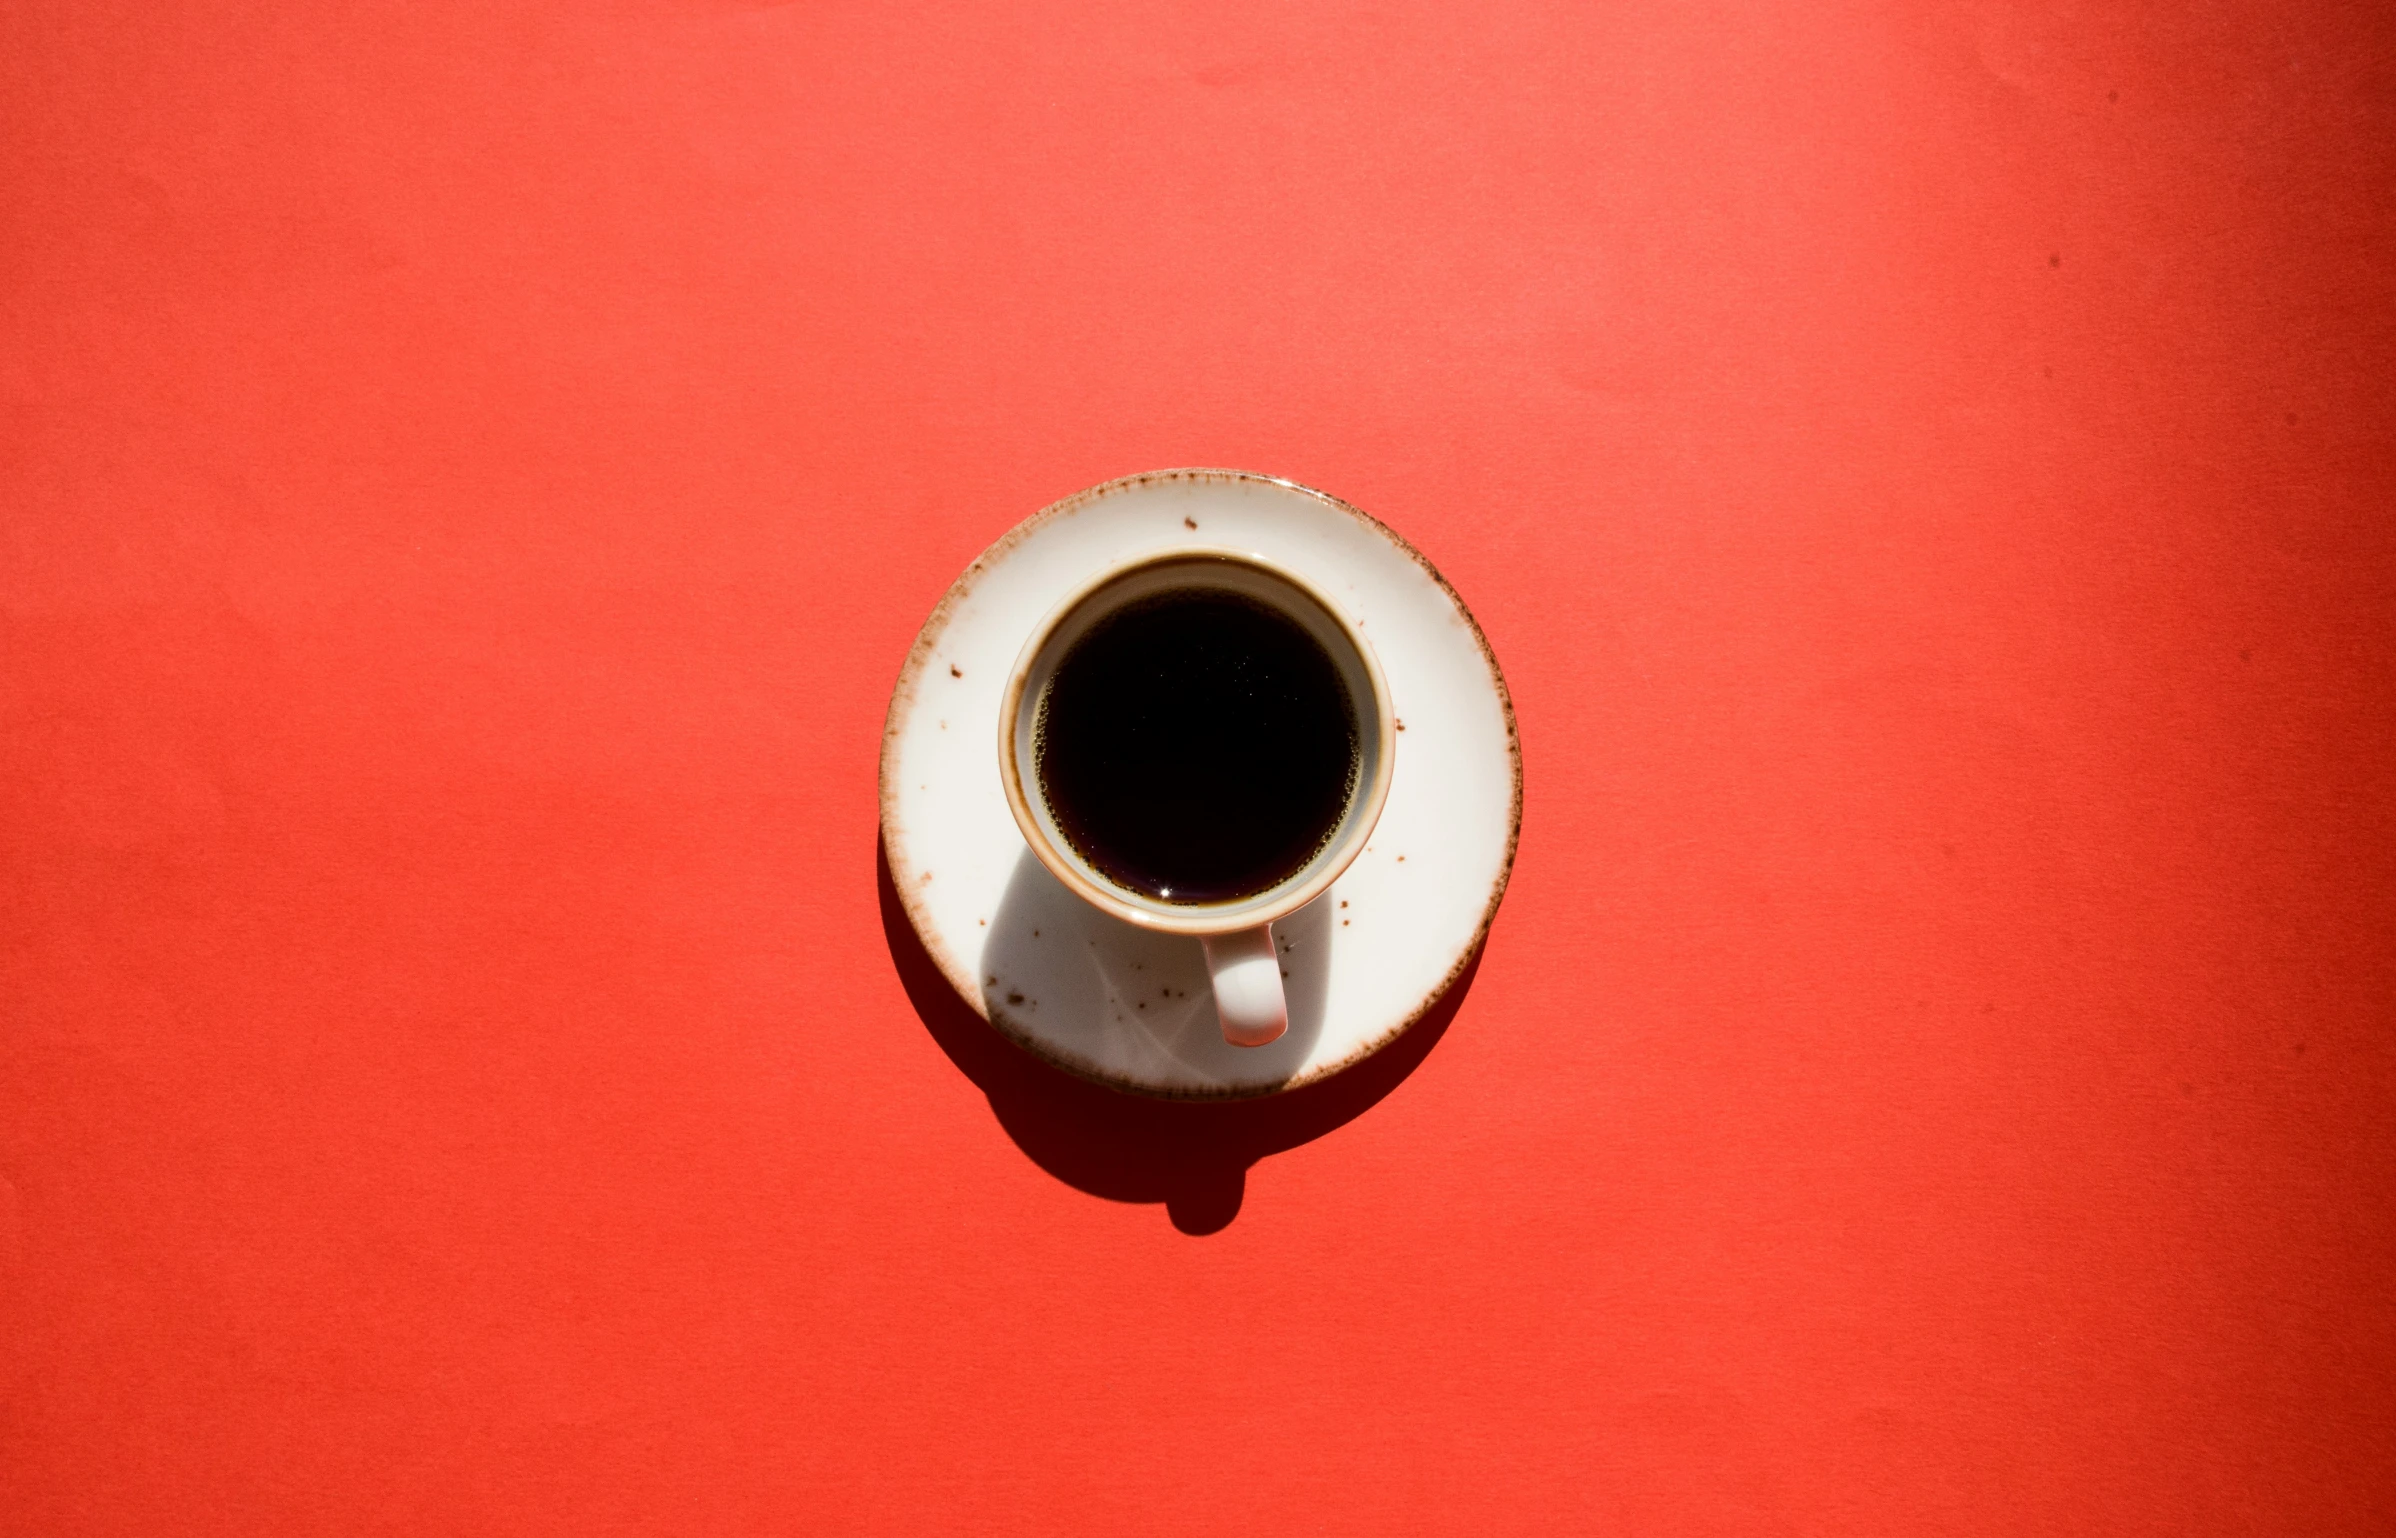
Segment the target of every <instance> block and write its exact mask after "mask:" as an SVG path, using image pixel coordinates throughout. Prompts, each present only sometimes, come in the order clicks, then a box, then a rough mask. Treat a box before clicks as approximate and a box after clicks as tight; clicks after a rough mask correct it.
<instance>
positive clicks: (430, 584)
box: [0, 0, 2396, 1535]
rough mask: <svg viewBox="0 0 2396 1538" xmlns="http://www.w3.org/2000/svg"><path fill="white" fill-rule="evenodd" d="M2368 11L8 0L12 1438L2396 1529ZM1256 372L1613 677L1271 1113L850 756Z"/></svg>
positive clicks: (2380, 112) (1089, 1497) (291, 1477)
mask: <svg viewBox="0 0 2396 1538" xmlns="http://www.w3.org/2000/svg"><path fill="white" fill-rule="evenodd" d="M2392 33H2396V28H2392V27H2391V25H2390V22H2389V18H2388V13H2387V12H2386V11H2385V10H2384V9H2383V8H2380V7H2374V6H2364V5H2336V6H2330V5H2311V6H2308V5H2293V6H2292V5H2287V4H2269V5H2267V4H2261V3H2255V0H2233V3H2230V4H2226V5H2211V6H2202V7H2188V6H2182V5H2153V6H2146V7H2143V8H2140V7H2131V8H2121V7H2114V8H2106V7H2083V6H2072V5H2054V6H2033V5H2008V4H1998V3H1983V4H1965V5H1956V6H1931V5H1904V4H1889V5H1867V4H1844V3H1833V4H1821V5H1784V6H1732V7H1692V6H1665V5H1647V6H1635V7H1625V6H1596V5H1570V6H1568V5H1553V6H1546V7H1532V6H1501V7H1497V8H1494V9H1493V8H1491V7H1486V6H1435V5H1423V4H1409V5H1401V6H1393V7H1381V8H1371V9H1368V8H1356V7H1346V6H1332V5H1287V6H1282V7H1278V8H1272V9H1264V8H1246V9H1241V8H1223V7H1204V6H1184V7H1170V6H1161V5H1154V4H1125V5H1113V6H1089V7H1053V6H1039V5H1008V6H981V7H971V8H950V9H942V10H931V9H923V8H916V7H908V6H878V7H877V6H856V5H843V6H834V5H792V6H784V7H779V8H751V7H748V6H745V5H741V4H737V3H689V4H679V3H671V0H654V3H625V4H620V5H614V6H605V5H594V6H578V7H558V8H555V9H550V10H537V11H536V10H528V9H523V8H519V7H514V6H510V5H505V4H500V5H493V4H485V3H477V4H473V5H453V4H423V3H415V4H408V5H375V6H298V5H278V4H271V3H270V4H262V5H247V6H239V7H224V6H200V5H194V4H188V3H183V0H142V3H139V4H133V3H116V4H78V5H63V4H54V3H48V0H17V3H15V4H12V5H10V6H8V7H6V8H4V9H0V220H4V221H5V236H4V237H0V403H4V405H5V415H4V416H0V422H4V423H5V426H4V428H0V731H4V732H5V747H4V748H0V1530H5V1531H6V1532H8V1533H11V1534H26V1535H35V1534H40V1535H65V1534H87V1533H88V1534H97V1533H123V1534H144V1535H151V1534H162V1533H176V1534H199V1533H224V1534H245V1535H250V1534H260V1533H276V1534H282V1533H328V1534H335V1533H337V1534H365V1533H404V1534H424V1533H466V1532H492V1533H510V1534H536V1533H560V1534H593V1533H614V1532H623V1533H793V1532H807V1533H842V1532H854V1533H920V1532H944V1531H957V1532H976V1533H1022V1534H1049V1533H1057V1532H1068V1531H1075V1532H1110V1533H1112V1532H1123V1533H1132V1532H1137V1533H1154V1534H1174V1533H1214V1532H1284V1531H1286V1532H1310V1533H1330V1534H1372V1535H1380V1534H1391V1533H1407V1532H1422V1533H1456V1532H1471V1533H1525V1534H1540V1533H1553V1532H1562V1531H1619V1532H1625V1533H1640V1534H1665V1533H1723V1534H1767V1533H1788V1534H1857V1533H1891V1534H1921V1533H1932V1532H1950V1531H1951V1532H1969V1533H1975V1534H1979V1533H2016V1532H2018V1533H2032V1532H2038V1533H2092V1532H2102V1533H2120V1534H2129V1533H2156V1534H2163V1533H2171V1534H2191V1533H2285V1534H2329V1533H2357V1534H2361V1533H2385V1532H2388V1531H2390V1530H2392V1529H2396V1473H2392V1472H2391V1470H2392V1469H2396V1401H2392V1397H2391V1396H2392V1391H2391V1383H2392V1382H2396V1305H2392V1303H2391V1288H2390V1281H2389V1278H2390V1276H2391V1274H2392V1272H2396V1212H2392V1211H2391V1206H2392V1203H2396V1169H2392V1168H2391V1163H2392V1161H2391V1154H2392V1153H2396V1111H2392V1109H2391V1108H2392V1107H2396V1043H2392V1041H2391V1031H2390V1027H2391V1013H2392V1010H2396V1004H2392V1000H2396V967H2392V966H2391V952H2392V946H2391V932H2392V931H2396V924H2392V922H2391V916H2390V915H2391V908H2392V904H2391V898H2392V897H2396V852H2392V851H2396V845H2392V841H2391V795H2390V792H2391V788H2392V785H2391V779H2392V776H2396V741H2392V740H2391V738H2392V736H2396V725H2392V723H2396V711H2392V709H2391V706H2392V704H2396V701H2392V699H2391V693H2392V691H2391V687H2390V685H2391V657H2392V656H2396V651H2392V649H2391V643H2392V642H2396V635H2392V634H2391V631H2392V629H2396V524H2392V521H2391V492H2396V448H2392V444H2396V432H2392V428H2396V421H2392V420H2391V417H2392V415H2396V414H2392V413H2391V411H2390V399H2391V397H2390V390H2389V384H2388V381H2389V379H2390V377H2391V366H2392V365H2396V346H2392V345H2391V344H2392V342H2396V322H2392V320H2391V315H2392V313H2396V312H2392V306H2391V298H2392V295H2391V272H2392V271H2396V240H2392V239H2391V236H2392V235H2396V219H2392V217H2391V213H2390V210H2391V207H2396V200H2391V198H2390V196H2389V188H2390V186H2391V185H2396V177H2392V175H2391V172H2392V171H2396V164H2392V162H2396V95H2392V94H2391V88H2390V80H2391V76H2390V73H2389V59H2390V58H2391V43H2392V42H2396V36H2392ZM1192 463H1195V464H1220V465H1234V466H1240V467H1244V468H1252V469H1258V470H1264V471H1270V472H1274V473H1278V474H1283V475H1288V476H1291V477H1293V478H1295V479H1298V480H1301V481H1305V482H1308V483H1311V484H1314V485H1319V486H1322V487H1324V488H1326V489H1328V490H1330V491H1332V492H1335V493H1337V494H1338V495H1341V496H1344V497H1347V498H1350V499H1352V500H1354V501H1356V502H1357V503H1359V504H1361V505H1362V506H1364V507H1366V508H1367V509H1369V510H1371V511H1373V512H1374V513H1376V514H1378V515H1380V516H1382V517H1383V518H1385V519H1387V520H1388V521H1389V522H1391V523H1392V524H1393V525H1395V526H1396V527H1397V528H1398V529H1400V530H1401V531H1403V532H1404V533H1405V534H1406V535H1407V536H1408V537H1409V538H1411V539H1413V540H1414V541H1416V542H1417V543H1418V544H1419V545H1420V546H1421V547H1422V548H1423V549H1424V550H1425V551H1426V552H1428V554H1429V555H1430V556H1431V557H1432V559H1434V560H1435V561H1437V562H1438V563H1439V565H1440V566H1441V568H1442V569H1443V570H1444V571H1445V572H1446V573H1447V575H1448V576H1449V577H1451V578H1452V579H1453V580H1454V581H1455V583H1456V584H1457V586H1458V587H1459V588H1460V589H1461V591H1462V592H1463V593H1464V594H1465V596H1466V598H1467V599H1468V600H1469V601H1470V602H1471V603H1472V604H1473V606H1474V607H1475V609H1476V610H1477V612H1478V614H1479V616H1480V618H1481V620H1482V623H1483V624H1484V626H1485V627H1486V628H1487V630H1488V632H1489V635H1490V638H1491V640H1492V642H1493V643H1494V645H1495V647H1496V650H1497V653H1498V655H1499V657H1500V659H1501V660H1502V662H1503V664H1504V666H1505V668H1506V671H1507V676H1508V678H1509V680H1510V682H1511V684H1512V686H1513V689H1514V693H1515V699H1516V702H1517V705H1518V707H1519V710H1520V714H1521V727H1522V737H1523V748H1524V754H1525V758H1526V761H1527V770H1528V811H1527V816H1526V820H1525V825H1524V830H1523V839H1522V848H1521V857H1520V862H1519V864H1518V866H1517V868H1516V873H1515V880H1514V885H1513V889H1512V891H1511V893H1510V895H1509V896H1508V898H1507V901H1506V905H1505V907H1504V909H1503V911H1502V912H1501V913H1500V915H1499V917H1498V922H1497V925H1496V928H1495V931H1494V933H1493V935H1492V938H1491V940H1490V942H1489V945H1488V948H1487V950H1486V952H1485V953H1484V955H1483V957H1482V959H1481V963H1480V966H1479V969H1478V972H1477V974H1476V975H1475V976H1474V977H1473V979H1472V980H1471V984H1470V988H1469V992H1468V993H1467V994H1466V995H1464V996H1463V997H1462V998H1461V999H1460V1000H1458V1001H1454V1002H1453V1003H1452V1006H1451V1007H1450V1009H1449V1010H1448V1011H1447V1013H1446V1014H1445V1015H1444V1016H1443V1017H1442V1018H1441V1019H1440V1020H1439V1021H1437V1022H1435V1024H1436V1025H1441V1026H1444V1030H1443V1031H1441V1032H1440V1033H1439V1034H1438V1035H1437V1036H1436V1038H1435V1039H1433V1038H1425V1039H1424V1040H1422V1041H1418V1042H1417V1043H1415V1044H1414V1047H1413V1049H1412V1056H1411V1059H1410V1060H1409V1061H1406V1062H1403V1063H1400V1064H1398V1068H1399V1069H1401V1070H1408V1069H1410V1070H1411V1071H1399V1072H1392V1073H1385V1074H1384V1077H1383V1080H1382V1081H1380V1082H1376V1083H1375V1084H1373V1085H1371V1086H1370V1087H1369V1093H1366V1092H1349V1093H1350V1094H1351V1102H1352V1103H1342V1104H1338V1105H1330V1104H1327V1103H1317V1104H1312V1105H1310V1106H1300V1107H1299V1108H1297V1109H1296V1110H1281V1111H1271V1110H1255V1111H1251V1112H1248V1113H1242V1114H1244V1115H1246V1116H1247V1117H1248V1119H1246V1120H1238V1121H1218V1122H1210V1123H1206V1124H1203V1125H1200V1124H1197V1123H1188V1122H1165V1123H1152V1122H1148V1121H1143V1120H1141V1119H1140V1112H1141V1110H1142V1103H1139V1102H1130V1101H1122V1102H1109V1103H1108V1104H1107V1105H1105V1106H1098V1107H1093V1106H1092V1105H1091V1104H1089V1103H1087V1102H1086V1101H1085V1100H1083V1099H1078V1098H1076V1092H1075V1090H1074V1089H1073V1088H1072V1087H1071V1086H1065V1087H1063V1088H1060V1087H1058V1086H1057V1085H1054V1084H1050V1083H1047V1082H1046V1081H1041V1080H1038V1079H1037V1078H1036V1076H1035V1078H1034V1079H1032V1080H1029V1081H1027V1080H1024V1079H1023V1078H1022V1077H1021V1074H1022V1073H1023V1072H1025V1071H1027V1070H1025V1068H1024V1065H1023V1063H1022V1061H1021V1059H1020V1058H1019V1057H1010V1056H1009V1055H1008V1052H1006V1051H1001V1052H999V1053H998V1055H997V1056H996V1057H992V1056H990V1055H989V1053H990V1052H991V1051H995V1050H997V1049H996V1048H995V1047H994V1046H993V1045H992V1044H991V1043H990V1042H988V1041H987V1039H979V1038H974V1037H972V1036H971V1035H970V1034H969V1033H965V1032H962V1031H961V1030H960V1029H959V1028H958V1024H957V1022H956V1021H955V1020H954V1019H953V1018H952V1017H948V1016H944V1015H942V1014H941V1012H940V1010H939V1009H938V1008H937V1007H936V1004H937V1000H936V998H932V1001H931V1002H929V1003H927V1004H926V1007H925V1009H924V1010H923V1011H922V1012H921V1013H920V1014H919V1011H918V1009H917V1008H916V1007H915V1004H914V1003H913V1002H912V1001H911V998H910V993H909V986H910V983H909V977H910V974H909V972H908V961H907V957H906V955H905V948H904V945H903V944H901V945H899V946H896V947H894V946H893V945H892V944H891V938H892V937H891V936H890V935H888V934H886V932H885V927H884V923H883V914H882V908H881V902H880V899H879V898H878V896H877V877H876V854H875V790H874V769H875V755H876V749H877V744H878V738H879V733H880V729H881V721H882V711H883V706H884V702H885V698H886V695H887V691H888V690H889V688H890V686H891V683H892V681H893V679H894V677H895V675H896V672H897V669H898V666H899V662H900V660H901V658H902V656H903V655H904V653H905V650H906V647H907V644H908V641H909V639H910V638H911V637H912V635H913V634H914V631H915V628H916V626H917V625H918V623H919V622H920V621H921V620H922V618H923V616H924V615H925V613H926V612H927V611H928V610H929V608H930V607H931V605H932V604H933V602H934V601H935V600H936V599H937V597H938V596H939V594H940V593H941V591H942V590H943V588H944V587H945V586H946V585H947V583H948V582H949V581H950V579H951V578H952V577H954V576H955V574H956V573H957V572H958V570H959V569H960V568H962V567H963V566H964V564H965V563H966V562H967V561H968V560H970V559H971V558H972V556H973V555H974V554H975V553H976V552H977V551H978V550H979V549H981V548H982V546H983V545H984V544H986V543H987V542H988V541H989V540H991V539H992V538H994V537H995V536H996V535H998V534H999V533H1000V532H1002V531H1003V530H1004V529H1005V528H1006V527H1007V526H1008V525H1009V524H1011V523H1013V522H1014V521H1015V520H1017V519H1018V518H1021V517H1023V516H1025V515H1026V514H1029V513H1031V512H1032V511H1034V510H1036V509H1037V508H1039V507H1040V506H1041V505H1043V504H1044V503H1046V502H1048V501H1050V500H1051V499H1053V498H1056V497H1059V496H1062V495H1064V494H1067V493H1070V492H1072V491H1075V490H1077V489H1079V488H1081V487H1083V486H1086V485H1089V484H1091V483H1094V482H1096V481H1099V480H1102V479H1105V478H1107V477H1109V476H1113V475H1116V474H1120V473H1125V472H1130V471H1137V470H1143V469H1150V468H1156V467H1159V466H1165V465H1176V464H1192ZM926 997H927V998H931V996H926ZM1008 1051H1011V1049H1008ZM985 1091H987V1098H986V1094H985ZM1376 1096H1377V1097H1378V1103H1370V1102H1371V1101H1372V1100H1373V1098H1374V1097H1376ZM994 1103H996V1109H994ZM1276 1117H1278V1118H1279V1119H1278V1120H1275V1119H1274V1118H1276ZM1110 1118H1112V1119H1110ZM1010 1126H1012V1129H1013V1130H1012V1132H1011V1131H1010ZM1250 1159H1254V1160H1255V1161H1256V1162H1254V1164H1253V1167H1252V1168H1248V1169H1247V1170H1246V1174H1245V1181H1244V1193H1243V1191H1242V1189H1241V1182H1240V1181H1239V1179H1238V1178H1237V1177H1238V1170H1239V1167H1240V1166H1241V1165H1242V1164H1244V1163H1246V1162H1247V1161H1249V1160H1250ZM1209 1161H1212V1163H1211V1164H1210V1163H1209ZM1226 1161H1228V1164H1227V1165H1226ZM1201 1165H1205V1166H1207V1168H1206V1170H1204V1171H1201V1173H1203V1174H1205V1175H1206V1178H1207V1179H1208V1180H1211V1181H1212V1182H1213V1184H1211V1185H1205V1187H1204V1189H1203V1190H1199V1189H1197V1187H1194V1186H1190V1185H1189V1182H1190V1181H1191V1180H1195V1179H1196V1178H1197V1177H1196V1176H1194V1175H1192V1174H1191V1171H1192V1170H1194V1169H1197V1168H1198V1167H1199V1166H1201ZM1052 1169H1053V1170H1055V1171H1057V1173H1052V1172H1051V1171H1052ZM1226 1178H1228V1179H1229V1181H1230V1184H1229V1185H1228V1186H1226V1185H1225V1184H1224V1181H1225V1179H1226ZM1201 1184H1203V1182H1201ZM1185 1187H1188V1188H1187V1189H1185ZM1193 1192H1194V1193H1195V1194H1193ZM1118 1197H1120V1198H1127V1199H1124V1200H1117V1199H1114V1198H1118ZM1209 1203H1211V1204H1212V1205H1209ZM1185 1230H1196V1231H1185ZM1209 1230H1211V1231H1209Z"/></svg>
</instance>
